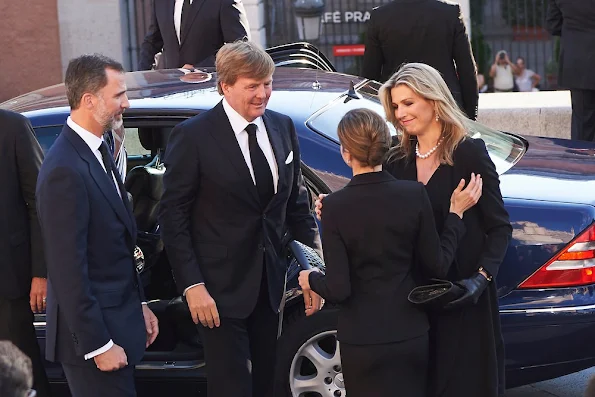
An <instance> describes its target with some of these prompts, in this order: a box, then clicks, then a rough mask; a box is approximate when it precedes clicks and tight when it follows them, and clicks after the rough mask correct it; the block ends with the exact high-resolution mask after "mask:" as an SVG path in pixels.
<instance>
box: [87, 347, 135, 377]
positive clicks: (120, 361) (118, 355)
mask: <svg viewBox="0 0 595 397" xmlns="http://www.w3.org/2000/svg"><path fill="white" fill-rule="evenodd" d="M93 360H95V365H97V368H99V370H100V371H104V372H109V371H117V370H119V369H121V368H124V367H125V366H127V365H128V357H126V352H125V351H124V349H122V348H121V347H120V346H118V345H116V344H115V343H114V345H113V346H112V347H111V349H109V350H108V351H106V352H105V353H101V354H99V355H97V356H95V357H93Z"/></svg>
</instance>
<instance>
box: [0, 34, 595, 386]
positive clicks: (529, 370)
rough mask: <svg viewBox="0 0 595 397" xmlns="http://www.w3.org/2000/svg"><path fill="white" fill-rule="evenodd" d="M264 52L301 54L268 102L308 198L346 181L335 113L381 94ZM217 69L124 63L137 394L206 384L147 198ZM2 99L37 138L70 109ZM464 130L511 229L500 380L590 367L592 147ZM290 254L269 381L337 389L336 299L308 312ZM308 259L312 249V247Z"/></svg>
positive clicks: (282, 72) (594, 207) (302, 60)
mask: <svg viewBox="0 0 595 397" xmlns="http://www.w3.org/2000/svg"><path fill="white" fill-rule="evenodd" d="M271 54H272V55H273V57H274V59H275V61H276V62H277V64H278V65H281V66H299V67H300V68H291V67H279V68H277V70H276V72H275V75H274V92H273V95H272V97H271V100H270V102H269V106H268V107H269V108H270V109H273V110H276V111H278V112H281V113H285V114H287V115H289V116H290V117H291V118H292V119H293V121H294V123H295V126H296V129H297V132H298V135H299V140H300V145H301V151H302V162H303V164H302V169H303V174H304V176H305V179H306V181H307V185H308V188H309V189H310V192H311V195H312V198H313V199H314V198H315V197H316V195H317V194H319V193H328V192H332V191H334V190H337V189H339V188H341V187H342V186H344V185H345V184H346V183H347V181H348V180H349V178H350V175H351V174H350V171H351V170H350V169H349V168H347V166H346V165H345V164H344V163H343V160H342V158H341V156H340V153H339V144H338V139H337V135H336V128H337V124H338V122H339V120H340V119H341V117H342V116H343V115H344V114H345V113H346V112H347V111H348V110H350V109H354V108H360V107H364V108H369V109H373V110H375V111H377V112H378V113H380V114H383V109H382V106H381V105H380V103H379V99H378V95H377V94H378V89H379V87H380V85H379V83H377V82H375V81H370V80H365V79H363V78H360V77H356V76H350V75H345V74H339V73H335V72H333V69H332V65H330V64H328V62H327V61H326V59H324V57H322V56H320V55H319V54H317V53H316V52H315V51H313V50H312V49H311V48H310V47H308V46H306V45H302V46H299V45H297V46H285V47H282V48H277V49H273V50H271ZM215 81H216V75H215V73H214V70H210V69H205V70H203V71H201V72H195V73H194V74H184V73H183V72H182V71H180V70H160V71H146V72H134V73H128V74H127V86H128V95H129V98H130V103H131V108H130V109H129V110H128V111H127V112H126V113H125V115H124V125H125V128H126V148H127V150H128V155H129V161H128V166H129V174H128V177H127V180H126V187H127V189H128V190H129V191H130V192H131V193H132V195H133V198H134V213H135V216H136V218H137V222H138V226H139V230H140V232H139V246H140V247H141V248H142V250H143V251H144V254H145V267H144V269H143V272H142V276H143V279H144V281H145V290H146V295H147V297H148V298H150V299H152V301H151V302H150V305H151V307H152V308H153V310H154V311H155V313H156V314H157V315H158V316H159V318H160V325H161V333H160V336H159V338H158V339H157V341H156V342H155V344H154V345H152V346H151V347H150V349H149V351H147V353H146V356H145V358H144V360H143V362H142V363H141V364H140V365H138V366H137V369H138V370H137V372H136V374H137V375H136V376H137V380H138V382H137V385H138V391H139V394H140V395H197V396H202V395H205V394H203V393H204V392H203V391H202V390H203V388H202V387H201V384H202V386H204V382H205V366H206V365H207V364H206V363H205V362H204V360H203V350H202V345H201V342H200V339H199V337H198V334H197V332H196V328H195V327H194V325H193V323H192V322H191V320H190V317H189V314H188V311H187V309H186V308H185V306H184V304H183V303H182V301H181V300H180V298H179V296H178V293H177V292H176V288H175V285H174V282H173V279H172V276H171V269H170V267H169V263H168V261H167V255H166V254H165V253H164V251H163V244H162V242H161V240H160V238H159V230H158V227H159V226H158V224H157V219H156V209H157V206H158V205H159V199H160V195H161V191H162V177H163V172H164V167H163V164H162V163H161V162H160V158H161V156H162V154H163V152H164V151H166V150H167V145H166V142H167V136H168V134H169V132H170V131H171V129H172V128H173V127H174V126H175V125H176V124H177V123H179V122H180V121H182V120H185V119H187V118H189V117H192V116H194V115H196V114H198V113H200V112H202V111H204V110H206V109H210V108H211V107H213V106H214V105H215V104H216V103H217V102H218V101H219V100H220V99H221V98H220V96H219V95H218V93H217V90H216V87H215ZM0 107H2V108H5V109H11V110H15V111H18V112H22V113H23V114H25V115H26V116H27V117H28V118H29V119H30V120H31V122H32V124H33V126H34V128H35V131H36V133H37V136H38V138H39V141H40V143H41V145H42V147H43V148H44V150H47V149H48V148H49V147H50V146H51V145H52V143H53V142H54V140H55V138H56V136H57V135H58V134H59V133H60V131H61V129H62V126H63V125H64V123H65V120H66V118H67V116H68V113H69V109H68V107H67V100H66V96H65V91H64V87H63V86H62V85H57V86H53V87H49V88H45V89H42V90H38V91H35V92H32V93H29V94H26V95H23V96H20V97H18V98H15V99H12V100H9V101H7V102H4V103H3V104H1V105H0ZM469 131H470V135H471V137H472V138H482V139H483V140H484V141H485V142H486V145H487V148H488V151H489V154H490V156H491V158H492V160H493V161H494V163H495V165H496V168H497V170H498V172H499V174H500V178H501V189H502V194H503V196H504V199H505V204H506V208H507V210H508V211H509V213H510V219H511V223H512V226H513V228H514V231H513V236H512V240H511V242H510V246H509V247H508V251H507V253H506V258H505V260H504V263H503V264H502V266H501V269H500V272H499V274H498V279H497V283H498V293H499V297H500V312H501V320H502V329H503V332H504V339H505V342H506V371H507V382H508V386H509V387H513V386H518V385H523V384H527V383H532V382H535V381H540V380H545V379H549V378H553V377H557V376H561V375H565V374H568V373H571V372H575V371H578V370H581V369H584V368H588V367H591V366H592V365H594V364H595V346H594V345H592V344H591V343H590V342H589V341H590V338H591V337H592V336H593V335H595V273H594V269H595V224H594V219H595V146H594V145H592V144H588V143H583V142H571V141H567V140H560V139H549V138H536V137H526V138H523V137H520V136H518V135H515V134H511V133H504V132H498V131H494V130H491V129H489V128H487V127H484V126H482V125H480V124H476V123H472V122H470V124H469ZM0 133H1V132H0ZM171 155H175V154H171ZM288 260H289V261H290V262H291V266H290V267H289V270H288V280H289V281H288V288H287V292H286V294H287V304H286V308H285V312H284V317H283V332H282V335H281V337H280V340H279V360H278V371H277V374H276V380H277V382H278V384H279V385H280V387H281V388H282V390H283V395H284V396H302V397H306V396H324V397H326V396H339V395H345V390H344V385H343V378H342V374H341V362H340V358H339V354H338V342H337V340H336V321H337V310H336V308H335V307H332V306H326V307H325V308H324V309H323V310H322V311H321V312H320V313H317V314H316V315H314V316H312V317H308V318H306V317H304V314H303V312H304V311H303V303H302V301H301V298H300V294H301V292H300V291H299V288H298V286H297V282H296V278H297V273H298V271H299V270H300V268H299V266H298V264H297V262H296V261H295V260H292V256H291V255H288ZM301 261H302V262H303V259H302V260H301ZM310 262H313V263H314V262H316V261H315V259H314V258H310ZM319 265H320V264H319ZM320 266H322V265H320ZM35 326H36V329H37V333H38V337H39V340H40V343H41V346H42V347H43V346H44V343H43V342H44V332H45V319H44V316H43V315H38V316H36V322H35ZM47 371H48V375H49V377H50V379H51V381H52V382H53V384H54V385H55V387H56V388H57V389H61V390H64V391H66V390H67V388H66V387H65V380H64V376H63V373H62V370H61V368H60V366H59V365H57V364H52V363H47ZM271 376H273V375H272V374H271ZM230 381H233V379H230Z"/></svg>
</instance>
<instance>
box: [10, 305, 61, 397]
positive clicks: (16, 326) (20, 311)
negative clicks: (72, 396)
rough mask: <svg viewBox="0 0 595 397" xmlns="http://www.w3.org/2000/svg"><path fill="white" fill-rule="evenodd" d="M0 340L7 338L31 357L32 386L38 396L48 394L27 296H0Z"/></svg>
mask: <svg viewBox="0 0 595 397" xmlns="http://www.w3.org/2000/svg"><path fill="white" fill-rule="evenodd" d="M0 340H9V341H11V342H12V343H14V344H15V346H16V347H18V348H19V349H20V350H21V351H22V352H23V353H25V354H26V355H27V356H29V358H30V359H31V363H32V364H33V388H34V389H35V390H36V391H37V395H38V396H39V397H46V396H49V395H50V385H49V383H48V379H47V376H46V374H45V369H44V367H43V361H42V359H41V352H40V349H39V344H38V343H37V337H36V335H35V327H34V326H33V312H32V311H31V306H30V305H29V297H28V296H26V297H23V298H19V299H3V298H0Z"/></svg>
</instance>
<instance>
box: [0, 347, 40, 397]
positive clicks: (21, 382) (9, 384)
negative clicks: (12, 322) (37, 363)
mask: <svg viewBox="0 0 595 397" xmlns="http://www.w3.org/2000/svg"><path fill="white" fill-rule="evenodd" d="M32 386H33V369H32V366H31V360H30V359H29V357H27V356H26V355H25V354H24V353H23V352H22V351H20V350H19V348H18V347H16V346H15V345H13V344H12V342H9V341H0V396H2V397H26V396H27V395H28V394H29V391H30V390H31V387H32Z"/></svg>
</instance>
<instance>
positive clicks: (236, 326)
mask: <svg viewBox="0 0 595 397" xmlns="http://www.w3.org/2000/svg"><path fill="white" fill-rule="evenodd" d="M265 280H266V279H265V276H264V274H263V279H262V281H261V286H260V292H259V296H258V301H257V303H256V307H255V308H254V310H253V311H252V313H251V314H250V316H248V317H247V318H245V319H235V318H225V317H223V318H221V325H220V326H219V327H215V328H208V327H203V326H202V325H201V324H200V323H199V325H198V330H199V332H200V336H201V339H202V342H203V345H204V350H205V359H206V363H207V396H208V397H276V394H275V392H274V390H273V384H274V379H275V358H276V352H277V327H278V321H279V316H278V314H277V313H276V312H274V311H273V309H272V308H271V305H270V303H269V294H268V288H267V283H266V281H265Z"/></svg>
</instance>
